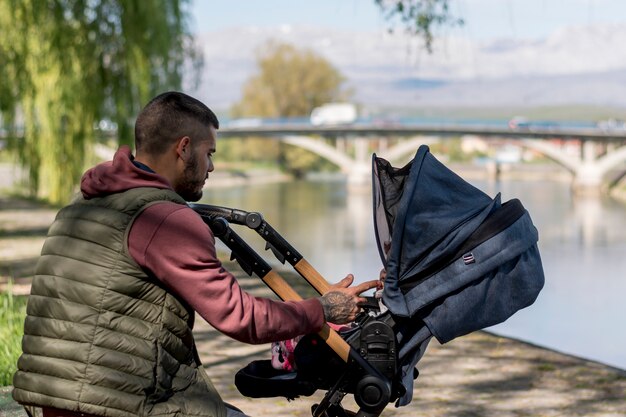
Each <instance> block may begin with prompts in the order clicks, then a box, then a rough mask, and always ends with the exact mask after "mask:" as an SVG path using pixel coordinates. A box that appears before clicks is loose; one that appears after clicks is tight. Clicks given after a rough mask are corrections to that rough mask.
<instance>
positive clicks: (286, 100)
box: [231, 42, 351, 117]
mask: <svg viewBox="0 0 626 417" xmlns="http://www.w3.org/2000/svg"><path fill="white" fill-rule="evenodd" d="M260 51H261V52H259V54H258V56H257V65H258V73H257V74H256V75H254V76H252V78H250V79H249V80H248V81H247V82H246V83H245V85H244V87H243V98H242V99H241V101H240V102H239V103H237V104H235V105H234V106H233V109H232V112H231V113H232V115H233V116H234V117H244V116H257V117H298V116H308V115H309V114H310V113H311V110H313V108H315V107H317V106H320V105H322V104H324V103H328V102H330V101H341V100H346V99H348V98H349V97H350V96H351V92H350V91H347V90H343V89H342V88H341V87H342V84H343V83H344V81H345V78H344V77H343V76H342V75H341V74H340V73H339V71H338V70H337V69H335V68H334V67H333V66H332V65H331V64H330V62H328V61H327V60H326V59H325V58H323V57H321V56H319V55H317V54H316V53H314V52H313V51H311V50H308V49H297V48H296V47H294V46H292V45H288V44H284V43H275V42H270V43H269V44H268V45H266V46H264V47H263V48H261V49H260Z"/></svg>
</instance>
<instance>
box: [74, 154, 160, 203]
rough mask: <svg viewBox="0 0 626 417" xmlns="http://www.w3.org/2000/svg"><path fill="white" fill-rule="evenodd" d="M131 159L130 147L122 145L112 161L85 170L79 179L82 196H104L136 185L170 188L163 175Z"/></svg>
mask: <svg viewBox="0 0 626 417" xmlns="http://www.w3.org/2000/svg"><path fill="white" fill-rule="evenodd" d="M133 159H134V157H133V155H132V153H131V151H130V148H129V147H128V146H122V147H120V148H119V149H118V150H117V152H115V155H114V156H113V160H112V161H108V162H103V163H101V164H99V165H96V166H95V167H93V168H91V169H89V170H88V171H87V172H85V174H84V175H83V178H82V179H81V181H80V190H81V192H82V194H83V197H85V198H86V199H90V198H96V197H104V196H106V195H109V194H115V193H121V192H124V191H127V190H130V189H132V188H138V187H154V188H162V189H166V188H167V189H172V186H171V185H170V183H169V182H168V181H167V180H166V179H165V178H164V177H163V176H161V175H159V174H155V173H151V172H148V171H145V170H143V169H141V168H139V167H137V166H135V164H133Z"/></svg>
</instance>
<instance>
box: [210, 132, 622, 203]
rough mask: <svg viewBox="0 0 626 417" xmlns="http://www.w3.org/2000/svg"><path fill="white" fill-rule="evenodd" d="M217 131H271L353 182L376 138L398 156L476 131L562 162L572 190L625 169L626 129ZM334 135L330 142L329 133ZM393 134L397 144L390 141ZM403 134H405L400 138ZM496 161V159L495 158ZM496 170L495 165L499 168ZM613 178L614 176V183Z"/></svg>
mask: <svg viewBox="0 0 626 417" xmlns="http://www.w3.org/2000/svg"><path fill="white" fill-rule="evenodd" d="M219 136H220V137H222V138H228V137H246V136H256V137H259V136H260V137H272V138H276V139H278V140H281V141H283V142H285V143H288V144H290V145H293V146H298V147H301V148H303V149H307V150H309V151H311V152H314V153H316V154H318V155H320V156H321V157H323V158H325V159H327V160H329V161H331V162H332V163H334V164H336V165H337V166H338V167H339V168H340V169H341V170H342V172H344V173H345V174H346V175H347V177H348V182H349V183H350V184H360V183H366V182H368V181H369V177H370V173H371V166H370V164H371V161H370V158H371V156H370V154H371V150H372V148H373V146H372V145H373V144H375V145H376V146H374V148H375V150H376V153H377V154H378V155H379V156H381V157H383V158H385V159H387V160H389V161H398V160H399V158H401V157H406V156H407V155H410V154H411V153H413V152H415V150H416V149H417V147H418V146H419V145H421V144H429V143H434V142H437V141H441V140H445V139H450V138H454V137H478V138H481V139H485V140H488V141H498V142H500V143H502V142H506V143H508V144H513V145H515V146H518V147H521V148H525V149H531V150H533V151H536V152H538V153H540V154H542V155H544V156H546V157H547V158H549V159H551V160H553V161H554V162H556V163H557V164H559V165H561V166H562V167H563V168H565V169H566V170H567V171H569V172H570V173H571V174H572V185H573V188H574V190H576V191H577V192H582V193H589V192H592V193H596V192H599V191H600V190H603V189H608V188H609V186H610V185H612V184H611V181H610V180H609V179H607V174H608V173H609V171H614V170H621V171H622V172H621V175H620V177H621V176H623V175H624V174H626V170H625V169H624V162H625V161H626V131H624V130H615V131H602V130H600V129H592V128H587V129H574V128H555V127H551V128H525V129H509V128H508V127H493V126H478V125H467V126H463V125H415V126H409V125H400V126H376V125H346V126H311V125H307V124H301V125H298V124H292V125H289V124H275V125H260V126H252V127H230V128H229V127H225V128H222V129H220V131H219ZM329 138H332V139H336V140H335V143H336V145H335V146H331V145H330V144H329V143H328V141H327V140H326V139H329ZM392 139H393V143H394V145H393V146H389V144H390V143H392V142H391V140H392ZM399 139H401V140H399ZM564 144H569V145H570V146H571V145H575V146H578V152H577V155H572V154H571V153H567V152H565V151H564V150H563V145H564ZM494 163H495V164H497V163H498V161H494ZM496 171H497V169H496ZM614 181H615V179H613V183H614Z"/></svg>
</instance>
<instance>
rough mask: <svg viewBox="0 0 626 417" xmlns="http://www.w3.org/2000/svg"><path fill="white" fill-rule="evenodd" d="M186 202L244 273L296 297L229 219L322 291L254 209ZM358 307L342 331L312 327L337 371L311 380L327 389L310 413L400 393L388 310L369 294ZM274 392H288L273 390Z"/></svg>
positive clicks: (376, 409) (364, 407)
mask: <svg viewBox="0 0 626 417" xmlns="http://www.w3.org/2000/svg"><path fill="white" fill-rule="evenodd" d="M189 206H190V207H191V208H192V209H193V210H194V211H196V212H197V213H198V214H199V215H200V216H201V217H202V219H203V221H204V222H205V223H206V224H207V225H208V226H209V227H210V229H211V231H212V232H213V234H214V235H215V236H216V237H217V238H218V239H220V240H221V241H222V242H224V244H225V245H226V246H227V247H228V248H229V249H230V250H231V251H232V254H231V259H234V260H236V261H237V262H238V263H239V265H240V266H241V268H242V269H243V270H244V271H245V272H246V273H247V274H248V275H252V274H255V275H257V276H258V277H259V278H261V280H262V281H263V282H264V283H265V284H266V285H267V286H268V287H269V288H270V289H271V290H272V291H273V292H274V293H275V294H276V295H277V296H278V297H279V298H280V299H282V300H285V301H296V300H301V299H302V297H301V296H300V295H299V294H298V293H297V292H296V291H295V290H294V289H293V288H292V287H291V286H290V285H289V284H288V283H287V282H286V281H285V280H284V279H283V278H282V277H281V276H280V275H279V274H278V273H276V272H275V271H273V270H272V268H271V267H270V265H269V264H268V263H267V262H266V261H265V260H264V259H263V258H262V257H261V256H260V255H259V254H258V253H256V251H255V250H254V249H252V248H251V247H250V246H249V245H248V244H247V243H246V242H245V241H244V239H243V238H241V236H239V235H238V234H237V233H236V232H235V231H234V230H233V229H232V228H231V227H230V224H231V223H232V224H237V225H244V226H247V227H248V228H250V229H253V230H255V231H256V232H257V233H258V234H259V235H260V236H261V237H262V238H263V239H264V240H265V241H266V247H265V249H266V250H267V249H269V250H271V252H272V253H273V254H274V256H275V257H276V258H277V259H278V260H279V261H280V262H281V263H285V261H287V262H289V264H291V265H292V266H293V268H294V269H295V270H296V271H297V272H298V273H299V274H300V275H301V276H302V277H303V278H304V279H305V280H306V281H307V282H308V283H309V284H310V285H311V286H312V287H313V288H314V289H315V290H316V291H317V292H318V293H319V294H321V295H323V294H325V293H326V292H328V291H329V289H330V288H331V287H330V284H329V283H328V281H326V280H325V279H324V278H323V277H322V276H321V275H320V274H319V272H317V271H316V270H315V268H313V267H312V266H311V265H310V264H309V263H308V261H306V259H305V258H304V257H303V256H302V255H301V254H300V253H299V252H298V251H297V250H296V249H295V248H294V247H293V246H292V245H291V244H289V242H287V241H286V240H285V239H284V238H283V237H282V236H281V235H280V234H279V233H278V232H277V231H276V230H275V229H274V228H273V227H272V226H271V225H270V224H269V223H267V222H266V221H265V220H264V219H263V216H262V215H261V214H260V213H258V212H247V211H244V210H240V209H233V208H228V207H220V206H212V205H206V204H191V203H190V204H189ZM363 310H364V311H363V312H362V313H360V314H359V315H358V317H357V319H356V320H355V322H354V327H353V328H352V329H351V330H350V331H349V332H346V334H344V335H343V337H342V335H339V334H338V333H337V332H336V331H335V330H333V329H332V328H330V327H329V326H328V324H325V325H324V327H323V328H322V330H321V331H320V332H319V333H318V336H319V337H320V338H321V339H322V340H323V341H325V342H326V344H327V345H328V346H329V347H330V348H331V349H332V351H333V352H334V353H335V354H336V356H337V357H338V358H340V361H341V362H342V363H343V371H342V372H341V373H339V374H338V375H337V376H336V380H334V381H328V380H324V381H322V380H314V381H312V383H313V385H314V387H315V390H316V389H326V390H327V392H326V395H325V396H324V398H323V399H322V401H321V402H320V403H319V404H314V405H313V406H312V407H311V411H312V415H313V416H315V417H344V416H358V417H377V416H379V415H380V414H381V413H382V411H383V410H384V408H385V407H386V406H387V404H388V403H389V402H392V401H394V400H395V399H397V398H398V397H399V396H401V395H402V394H404V387H403V386H402V385H401V383H400V381H399V372H400V370H399V366H398V360H397V349H396V338H395V335H394V332H393V326H394V324H395V323H394V319H393V317H392V316H391V314H389V313H383V314H378V315H376V316H375V315H374V314H376V312H377V310H378V303H377V302H375V301H374V300H373V298H372V297H370V298H369V302H368V303H367V305H365V306H363ZM370 313H372V314H370ZM268 382H269V381H268ZM348 393H352V394H353V395H354V399H355V401H356V403H357V404H358V405H359V407H360V408H359V410H358V411H357V412H356V413H354V412H351V411H348V410H345V409H344V408H343V407H342V405H341V401H342V400H343V398H344V397H345V395H346V394H348ZM310 394H311V393H303V395H310ZM250 396H253V395H250ZM276 396H288V395H284V394H280V393H277V395H276Z"/></svg>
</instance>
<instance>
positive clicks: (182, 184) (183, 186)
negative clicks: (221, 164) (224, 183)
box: [174, 126, 217, 201]
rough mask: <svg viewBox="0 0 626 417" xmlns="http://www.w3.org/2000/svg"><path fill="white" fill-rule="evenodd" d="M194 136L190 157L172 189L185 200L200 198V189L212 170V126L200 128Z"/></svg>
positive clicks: (213, 136)
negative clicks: (198, 132)
mask: <svg viewBox="0 0 626 417" xmlns="http://www.w3.org/2000/svg"><path fill="white" fill-rule="evenodd" d="M197 136H198V137H196V138H194V139H193V140H194V144H193V146H192V147H191V148H192V154H191V157H190V158H189V159H188V160H187V161H186V162H185V166H184V169H183V172H182V175H181V176H180V178H179V181H178V182H177V184H176V185H175V186H174V190H175V191H176V192H177V193H178V194H179V195H180V196H181V197H183V198H184V199H185V200H186V201H198V200H200V198H202V189H203V188H204V183H205V182H206V180H207V178H209V172H212V171H213V169H214V167H213V161H212V156H213V153H214V152H215V139H216V136H217V134H216V131H215V128H214V127H213V126H211V127H209V128H205V129H201V133H200V134H199V135H197Z"/></svg>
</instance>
